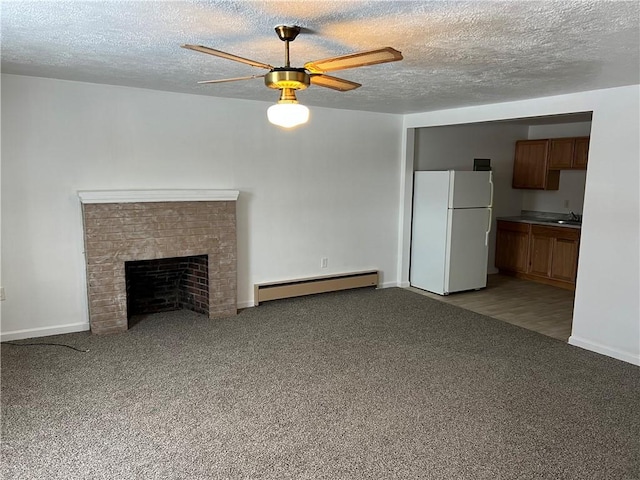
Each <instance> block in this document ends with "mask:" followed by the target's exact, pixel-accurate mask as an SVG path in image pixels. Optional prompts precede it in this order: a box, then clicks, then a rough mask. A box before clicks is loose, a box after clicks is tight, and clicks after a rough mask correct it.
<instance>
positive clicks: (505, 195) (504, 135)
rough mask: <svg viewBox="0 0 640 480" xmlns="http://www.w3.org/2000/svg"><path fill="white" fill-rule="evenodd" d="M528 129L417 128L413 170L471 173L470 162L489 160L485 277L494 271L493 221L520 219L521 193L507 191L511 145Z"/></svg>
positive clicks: (499, 125)
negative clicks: (490, 199) (490, 201)
mask: <svg viewBox="0 0 640 480" xmlns="http://www.w3.org/2000/svg"><path fill="white" fill-rule="evenodd" d="M527 134H528V127H527V126H526V125H514V124H506V123H479V124H473V125H453V126H444V127H431V128H418V129H416V135H415V136H416V139H415V164H414V166H415V169H416V170H472V169H473V159H474V158H490V159H491V168H492V173H493V182H494V195H493V206H494V208H493V226H492V230H491V235H490V238H489V259H488V262H487V265H488V271H489V273H496V272H497V269H496V268H495V231H496V229H495V227H496V220H495V219H496V218H497V217H503V216H511V215H520V211H521V204H522V191H521V190H515V189H513V188H511V181H512V177H513V154H514V148H515V142H516V141H517V140H522V139H523V138H526V137H527Z"/></svg>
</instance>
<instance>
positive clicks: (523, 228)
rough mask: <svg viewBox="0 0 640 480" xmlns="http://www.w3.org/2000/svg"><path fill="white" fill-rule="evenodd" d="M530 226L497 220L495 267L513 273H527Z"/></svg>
mask: <svg viewBox="0 0 640 480" xmlns="http://www.w3.org/2000/svg"><path fill="white" fill-rule="evenodd" d="M530 230H531V225H530V224H528V223H520V222H505V221H502V220H498V229H497V230H496V267H498V268H499V269H500V270H509V271H513V272H522V273H525V272H526V271H527V265H528V263H529V232H530Z"/></svg>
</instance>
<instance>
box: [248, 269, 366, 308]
mask: <svg viewBox="0 0 640 480" xmlns="http://www.w3.org/2000/svg"><path fill="white" fill-rule="evenodd" d="M376 286H378V271H377V270H368V271H366V272H353V273H341V274H337V275H326V276H323V277H310V278H300V279H297V280H287V281H284V282H269V283H256V284H255V285H254V293H253V298H254V304H255V305H256V306H258V305H260V302H266V301H268V300H278V299H281V298H291V297H301V296H303V295H313V294H314V293H325V292H336V291H338V290H348V289H351V288H361V287H376Z"/></svg>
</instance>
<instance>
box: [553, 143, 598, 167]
mask: <svg viewBox="0 0 640 480" xmlns="http://www.w3.org/2000/svg"><path fill="white" fill-rule="evenodd" d="M549 142H550V151H549V168H550V169H553V170H568V169H576V170H584V169H586V168H587V157H588V153H589V137H570V138H552V139H551V140H549Z"/></svg>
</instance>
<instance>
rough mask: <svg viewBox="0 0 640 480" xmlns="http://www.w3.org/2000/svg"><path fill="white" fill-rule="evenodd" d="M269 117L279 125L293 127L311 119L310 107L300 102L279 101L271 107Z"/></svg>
mask: <svg viewBox="0 0 640 480" xmlns="http://www.w3.org/2000/svg"><path fill="white" fill-rule="evenodd" d="M267 118H268V119H269V121H270V122H271V123H273V124H274V125H278V126H279V127H284V128H293V127H297V126H298V125H302V124H303V123H307V122H308V121H309V109H308V108H307V107H305V106H304V105H300V104H299V103H298V102H295V103H294V102H286V103H285V102H278V103H276V104H275V105H271V106H270V107H269V109H268V110H267Z"/></svg>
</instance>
